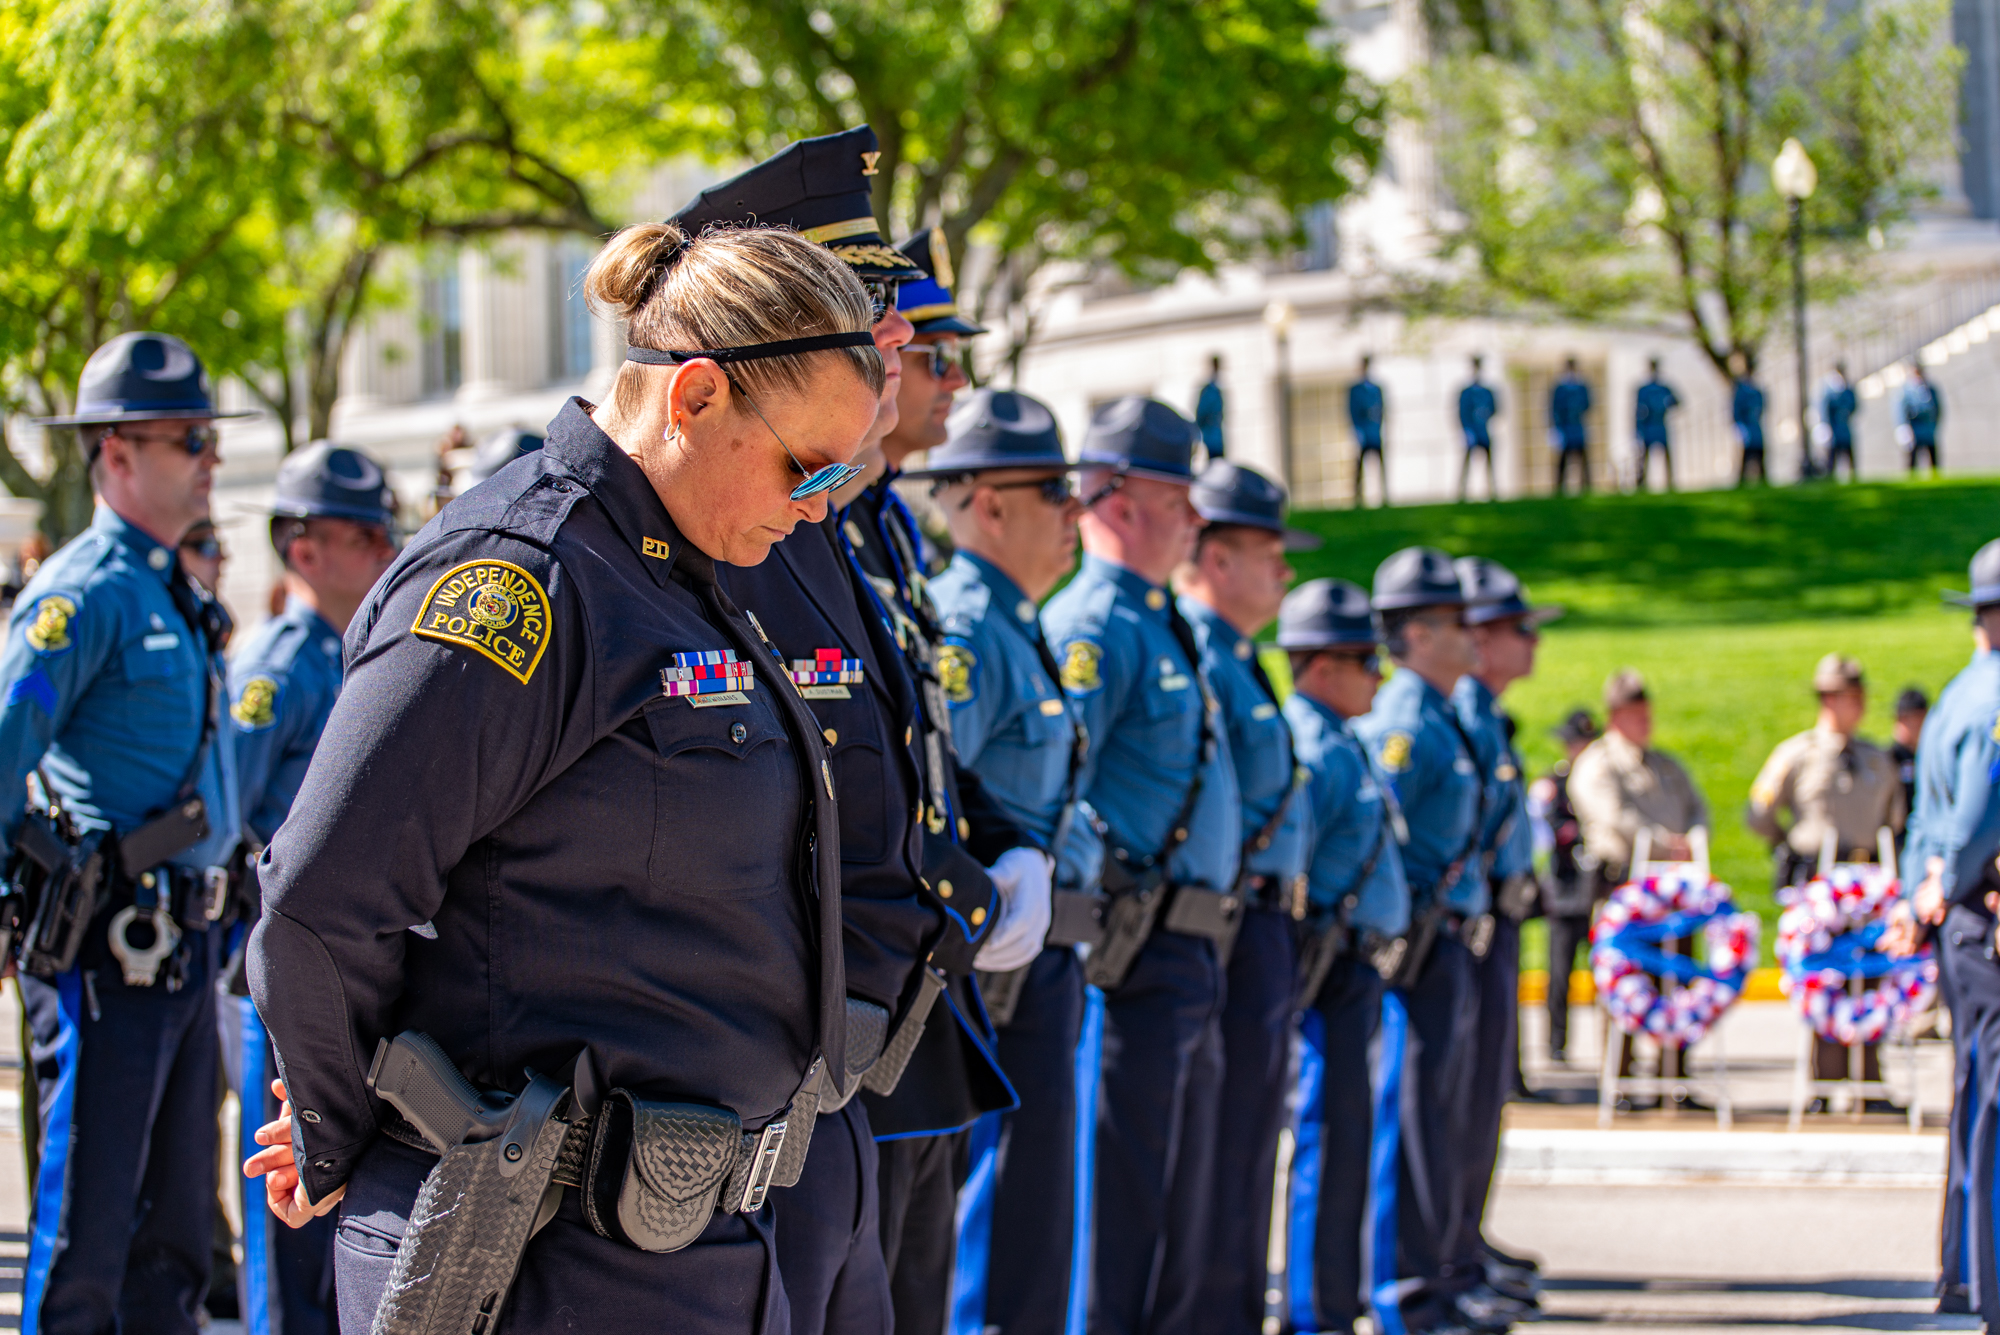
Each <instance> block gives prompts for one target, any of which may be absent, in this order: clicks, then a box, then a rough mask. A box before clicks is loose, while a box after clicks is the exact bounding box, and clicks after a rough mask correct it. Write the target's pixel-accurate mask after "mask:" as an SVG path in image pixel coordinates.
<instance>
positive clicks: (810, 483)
mask: <svg viewBox="0 0 2000 1335" xmlns="http://www.w3.org/2000/svg"><path fill="white" fill-rule="evenodd" d="M877 318H880V317H877ZM729 384H730V387H731V388H733V389H734V390H735V391H736V394H737V397H739V398H741V399H742V400H743V402H745V403H747V404H749V405H750V411H751V412H753V413H755V414H757V420H758V421H760V422H762V423H763V424H764V429H765V430H766V431H769V432H770V433H771V439H773V440H775V441H777V442H778V448H779V449H781V450H783V451H784V452H785V458H786V459H788V460H790V461H791V465H792V471H793V472H795V473H797V474H798V475H799V476H800V477H802V478H804V479H805V481H803V482H801V483H799V485H798V486H796V487H793V488H792V499H793V500H795V501H805V500H811V499H812V498H813V497H815V496H819V495H823V494H825V493H826V492H829V491H837V490H839V489H840V488H841V487H844V486H846V485H847V484H848V483H849V482H851V481H853V480H854V479H855V478H857V477H860V476H861V466H860V465H859V464H828V465H827V466H826V467H824V468H807V467H806V466H805V465H804V464H802V463H800V462H799V456H798V455H796V454H793V453H792V447H791V446H789V445H787V444H785V438H784V437H783V436H781V435H779V434H778V428H776V427H774V426H772V425H771V419H770V418H768V417H766V416H764V410H763V409H762V408H759V407H758V406H757V401H756V400H755V399H752V398H751V397H750V396H749V395H748V394H746V393H744V391H743V386H742V384H741V383H739V382H738V381H737V379H736V377H735V376H730V377H729Z"/></svg>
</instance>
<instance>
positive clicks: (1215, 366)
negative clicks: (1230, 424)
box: [1194, 355, 1223, 459]
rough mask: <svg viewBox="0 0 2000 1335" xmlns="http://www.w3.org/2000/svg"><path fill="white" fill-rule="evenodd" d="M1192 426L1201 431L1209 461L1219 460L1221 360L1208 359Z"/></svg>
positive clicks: (1220, 443) (1220, 439) (1216, 358)
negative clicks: (1206, 378)
mask: <svg viewBox="0 0 2000 1335" xmlns="http://www.w3.org/2000/svg"><path fill="white" fill-rule="evenodd" d="M1194 424H1195V426H1197V427H1198V428H1200V430H1201V444H1202V448H1203V449H1205V450H1207V451H1208V457H1209V458H1210V459H1220V458H1221V457H1222V453H1223V443H1222V358H1221V356H1219V355H1218V356H1214V357H1210V358H1209V359H1208V380H1207V382H1206V383H1204V384H1203V385H1202V387H1201V395H1200V397H1199V398H1197V399H1196V400H1195V401H1194Z"/></svg>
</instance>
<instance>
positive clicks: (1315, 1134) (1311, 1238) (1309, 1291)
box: [1285, 1010, 1326, 1332]
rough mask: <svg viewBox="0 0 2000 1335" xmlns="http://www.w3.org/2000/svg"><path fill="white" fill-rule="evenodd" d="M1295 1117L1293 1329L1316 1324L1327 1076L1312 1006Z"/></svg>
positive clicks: (1289, 1249)
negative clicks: (1315, 1281)
mask: <svg viewBox="0 0 2000 1335" xmlns="http://www.w3.org/2000/svg"><path fill="white" fill-rule="evenodd" d="M1298 1033H1299V1085H1298V1090H1299V1096H1298V1120H1297V1121H1296V1122H1294V1123H1293V1139H1292V1181H1291V1200H1290V1202H1289V1211H1288V1214H1289V1224H1288V1226H1287V1227H1286V1229H1285V1279H1286V1284H1285V1287H1286V1289H1287V1291H1288V1302H1289V1305H1290V1307H1291V1325H1292V1329H1294V1330H1296V1331H1300V1332H1304V1331H1311V1330H1316V1329H1318V1327H1319V1313H1318V1311H1317V1310H1316V1309H1315V1307H1314V1304H1313V1278H1314V1272H1315V1271H1316V1270H1317V1269H1318V1265H1317V1263H1316V1259H1315V1256H1316V1250H1317V1248H1318V1246H1319V1179H1320V1172H1321V1168H1322V1165H1321V1161H1320V1120H1321V1117H1322V1116H1323V1114H1324V1110H1323V1109H1322V1107H1321V1100H1322V1096H1323V1094H1324V1088H1323V1085H1324V1082H1325V1079H1326V1060H1325V1057H1324V1055H1323V1054H1324V1050H1325V1040H1326V1021H1325V1020H1324V1019H1322V1018H1321V1016H1320V1013H1319V1012H1318V1011H1317V1010H1308V1011H1306V1012H1305V1014H1304V1015H1302V1016H1301V1017H1300V1018H1299V1029H1298Z"/></svg>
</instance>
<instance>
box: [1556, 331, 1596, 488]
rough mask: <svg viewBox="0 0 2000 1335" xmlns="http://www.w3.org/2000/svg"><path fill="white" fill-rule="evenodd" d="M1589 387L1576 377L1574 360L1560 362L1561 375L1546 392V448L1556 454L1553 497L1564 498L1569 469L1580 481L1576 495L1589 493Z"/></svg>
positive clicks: (1566, 359)
mask: <svg viewBox="0 0 2000 1335" xmlns="http://www.w3.org/2000/svg"><path fill="white" fill-rule="evenodd" d="M1589 418H1590V386H1589V385H1588V384H1586V383H1584V379H1583V377H1582V376H1581V375H1579V374H1578V373H1577V369H1576V358H1574V357H1566V358H1564V359H1563V373H1562V376H1561V378H1560V379H1558V380H1557V381H1556V383H1555V387H1554V388H1553V389H1551V390H1550V391H1549V444H1551V445H1553V446H1554V447H1555V451H1556V495H1558V496H1560V495H1562V494H1563V487H1564V484H1565V483H1567V481H1568V480H1569V470H1570V467H1571V465H1572V464H1573V465H1575V467H1576V470H1577V473H1578V475H1579V476H1580V477H1581V478H1582V479H1583V481H1582V483H1581V484H1580V485H1579V487H1578V492H1577V494H1578V495H1582V494H1583V493H1585V492H1588V491H1589V490H1590V423H1589Z"/></svg>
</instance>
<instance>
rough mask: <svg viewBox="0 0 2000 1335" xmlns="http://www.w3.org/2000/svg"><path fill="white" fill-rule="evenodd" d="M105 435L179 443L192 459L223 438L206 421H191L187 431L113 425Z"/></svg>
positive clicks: (147, 442)
mask: <svg viewBox="0 0 2000 1335" xmlns="http://www.w3.org/2000/svg"><path fill="white" fill-rule="evenodd" d="M104 435H106V436H113V435H116V436H123V437H125V439H127V440H130V441H136V442H138V443H139V444H141V445H145V444H150V443H152V442H155V441H157V442H159V443H160V444H163V445H167V444H171V445H178V446H180V447H181V448H182V449H183V450H186V451H187V454H188V457H189V458H190V459H192V458H194V457H195V456H196V455H198V454H200V453H201V452H202V451H204V450H210V449H213V448H215V445H216V443H217V442H218V441H220V440H221V439H222V437H221V435H220V434H219V433H218V432H217V431H216V429H215V428H214V427H212V426H210V425H209V424H208V423H206V422H190V423H188V425H187V429H186V430H185V431H121V430H119V429H118V428H117V427H112V428H110V429H108V430H107V431H105V433H104ZM102 443H103V438H102V437H99V444H100V445H102Z"/></svg>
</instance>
